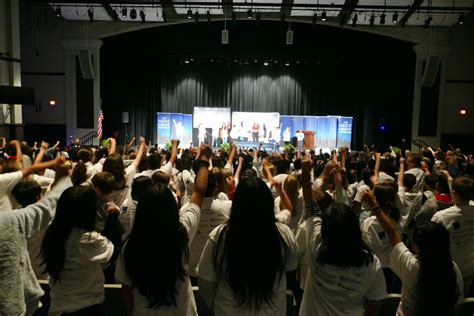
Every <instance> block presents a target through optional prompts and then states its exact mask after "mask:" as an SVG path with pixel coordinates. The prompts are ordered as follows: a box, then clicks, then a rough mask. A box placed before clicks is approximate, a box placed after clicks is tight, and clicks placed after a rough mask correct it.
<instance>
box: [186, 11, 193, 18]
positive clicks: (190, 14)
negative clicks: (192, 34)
mask: <svg viewBox="0 0 474 316" xmlns="http://www.w3.org/2000/svg"><path fill="white" fill-rule="evenodd" d="M192 17H193V10H191V9H188V15H187V18H188V19H191V18H192Z"/></svg>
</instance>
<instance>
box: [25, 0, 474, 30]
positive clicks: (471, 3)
mask: <svg viewBox="0 0 474 316" xmlns="http://www.w3.org/2000/svg"><path fill="white" fill-rule="evenodd" d="M26 2H28V3H33V4H43V5H44V4H46V5H49V6H50V7H51V9H52V10H54V11H55V12H56V13H57V15H58V17H60V18H64V19H66V20H91V18H92V20H94V21H124V22H131V23H142V22H163V23H164V22H179V21H183V20H188V19H192V20H193V21H194V20H198V21H206V20H212V19H224V17H225V18H227V19H229V20H231V19H254V20H255V19H262V20H264V19H272V20H275V19H281V20H284V21H299V22H301V21H306V22H309V23H330V24H339V25H341V26H344V25H371V22H372V25H374V26H377V27H394V26H405V25H407V26H428V25H430V26H451V25H454V24H457V23H461V22H462V21H463V19H464V16H465V15H468V14H472V12H473V11H474V0H456V1H454V0H192V1H186V0H156V1H153V0H151V1H150V0H131V1H126V2H120V1H119V0H115V1H114V2H106V1H100V0H99V1H95V2H94V1H87V2H85V1H84V2H81V0H79V1H78V0H70V1H69V0H63V1H62V2H54V3H51V2H43V1H42V0H27V1H26ZM124 9H125V10H126V12H124V11H125V10H124ZM132 10H134V11H135V12H136V17H135V18H133V17H131V15H130V12H131V11H132ZM249 10H251V14H250V13H249ZM90 12H92V13H93V14H91V13H90ZM141 12H143V13H144V16H143V18H142V15H141ZM188 12H189V13H192V14H188ZM196 12H197V14H196ZM91 15H92V16H91ZM322 15H326V21H322ZM383 19H385V23H384V24H383V25H382V21H381V20H383ZM428 21H429V23H428ZM427 24H428V25H427Z"/></svg>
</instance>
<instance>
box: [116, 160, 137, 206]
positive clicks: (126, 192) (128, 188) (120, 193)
mask: <svg viewBox="0 0 474 316" xmlns="http://www.w3.org/2000/svg"><path fill="white" fill-rule="evenodd" d="M136 173H137V169H136V168H135V166H133V165H130V166H128V167H127V168H125V188H123V189H122V190H116V191H113V192H112V193H111V194H110V198H111V201H112V202H114V204H115V205H122V204H123V202H124V201H125V199H131V192H132V183H133V177H134V176H135V174H136Z"/></svg>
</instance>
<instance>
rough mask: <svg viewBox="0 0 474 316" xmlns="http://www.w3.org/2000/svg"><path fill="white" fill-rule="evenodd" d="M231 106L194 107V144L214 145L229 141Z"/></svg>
mask: <svg viewBox="0 0 474 316" xmlns="http://www.w3.org/2000/svg"><path fill="white" fill-rule="evenodd" d="M229 130H230V108H213V107H194V114H193V144H194V145H195V146H197V145H199V144H200V143H206V144H209V145H211V146H213V147H217V146H219V145H220V144H223V143H227V142H228V141H229V132H230V131H229Z"/></svg>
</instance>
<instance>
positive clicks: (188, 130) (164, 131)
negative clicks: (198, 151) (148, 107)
mask: <svg viewBox="0 0 474 316" xmlns="http://www.w3.org/2000/svg"><path fill="white" fill-rule="evenodd" d="M192 119H193V118H192V115H191V114H182V113H156V126H157V129H156V134H157V141H156V143H157V144H158V145H159V146H163V144H164V143H166V142H168V141H170V140H171V139H179V140H180V142H181V145H180V146H183V147H187V146H188V145H189V144H190V143H191V141H192Z"/></svg>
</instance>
